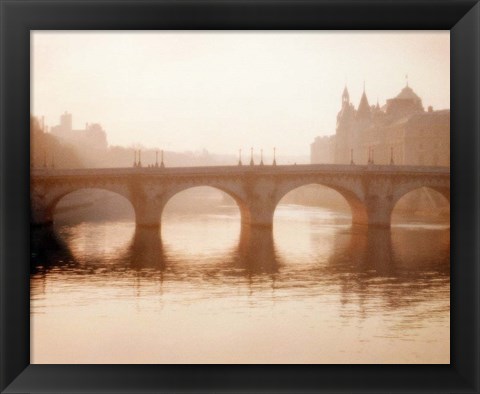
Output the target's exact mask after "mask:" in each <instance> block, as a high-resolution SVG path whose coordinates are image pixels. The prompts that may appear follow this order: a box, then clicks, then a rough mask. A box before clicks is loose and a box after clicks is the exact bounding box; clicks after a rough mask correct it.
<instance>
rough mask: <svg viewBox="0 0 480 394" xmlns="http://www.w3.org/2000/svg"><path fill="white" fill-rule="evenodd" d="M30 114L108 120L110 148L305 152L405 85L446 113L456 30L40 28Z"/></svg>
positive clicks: (51, 119) (80, 122)
mask: <svg viewBox="0 0 480 394" xmlns="http://www.w3.org/2000/svg"><path fill="white" fill-rule="evenodd" d="M31 42H32V69H31V70H32V114H34V115H36V116H42V115H43V116H45V120H46V124H47V125H49V126H52V125H55V124H57V123H58V119H59V116H60V114H61V113H63V112H64V111H65V110H68V111H69V112H71V113H72V114H73V122H74V123H73V126H74V128H77V129H79V128H83V127H84V125H85V123H86V122H98V123H101V124H102V126H103V128H104V129H105V130H106V132H107V135H108V141H109V144H111V145H122V146H132V145H133V144H142V145H143V146H145V147H150V148H155V147H158V148H161V149H162V148H163V149H166V150H169V151H177V152H183V151H199V150H202V149H207V150H208V151H209V152H212V153H221V154H233V155H236V153H237V150H238V148H243V149H244V152H245V156H248V150H249V148H250V146H253V147H255V148H256V151H257V152H259V150H260V148H264V150H265V152H268V154H270V155H271V149H272V148H273V147H274V146H276V147H277V152H278V154H279V156H280V157H281V155H282V154H284V155H302V156H303V155H308V154H309V144H310V143H311V142H312V141H313V139H314V138H315V137H316V136H317V135H322V134H333V133H334V132H335V122H336V114H337V112H338V110H339V108H340V96H341V92H342V90H343V87H344V85H345V83H347V85H348V88H349V90H350V97H351V99H352V101H353V103H354V104H355V106H358V102H359V100H360V95H361V92H362V89H363V83H364V81H365V84H366V92H367V95H368V98H369V100H370V103H371V104H374V103H376V101H377V98H378V100H379V101H380V104H382V103H384V102H385V100H386V99H387V98H390V97H393V96H395V95H396V94H397V93H398V92H399V91H400V90H401V88H402V87H403V86H404V85H405V75H406V74H408V78H409V83H410V86H412V87H413V89H414V90H415V91H416V92H417V94H418V95H419V96H420V97H422V99H423V104H424V106H428V105H432V106H433V107H434V108H435V109H440V108H449V107H450V105H449V101H450V90H449V87H450V83H449V81H450V80H449V74H450V60H449V52H450V37H449V32H448V31H446V32H395V33H391V32H390V33H385V32H366V33H365V32H363V33H359V32H67V33H66V32H48V31H36V32H32V41H31Z"/></svg>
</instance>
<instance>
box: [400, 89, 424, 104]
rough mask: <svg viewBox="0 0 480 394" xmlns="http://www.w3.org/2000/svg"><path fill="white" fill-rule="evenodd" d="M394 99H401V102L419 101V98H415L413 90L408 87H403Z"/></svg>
mask: <svg viewBox="0 0 480 394" xmlns="http://www.w3.org/2000/svg"><path fill="white" fill-rule="evenodd" d="M395 98H397V99H402V100H414V101H419V100H421V99H420V97H418V96H417V94H416V93H415V92H414V91H413V89H412V88H411V87H410V86H405V87H404V88H403V89H402V91H401V92H400V93H399V94H398V95H397V96H396V97H395Z"/></svg>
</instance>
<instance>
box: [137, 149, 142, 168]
mask: <svg viewBox="0 0 480 394" xmlns="http://www.w3.org/2000/svg"><path fill="white" fill-rule="evenodd" d="M138 167H142V151H141V150H140V149H139V150H138Z"/></svg>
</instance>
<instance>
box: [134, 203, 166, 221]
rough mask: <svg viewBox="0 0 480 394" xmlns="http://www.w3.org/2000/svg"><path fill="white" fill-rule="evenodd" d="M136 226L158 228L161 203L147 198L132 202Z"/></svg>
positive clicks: (161, 209)
mask: <svg viewBox="0 0 480 394" xmlns="http://www.w3.org/2000/svg"><path fill="white" fill-rule="evenodd" d="M133 209H134V210H135V224H136V226H137V227H148V228H160V217H161V215H162V211H163V205H161V204H158V203H157V202H156V201H151V200H148V199H145V200H142V201H141V202H138V201H137V202H135V203H134V204H133Z"/></svg>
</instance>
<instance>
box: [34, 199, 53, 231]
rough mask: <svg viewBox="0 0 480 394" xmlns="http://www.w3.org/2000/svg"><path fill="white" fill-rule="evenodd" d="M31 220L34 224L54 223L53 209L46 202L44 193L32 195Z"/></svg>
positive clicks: (48, 224) (47, 224)
mask: <svg viewBox="0 0 480 394" xmlns="http://www.w3.org/2000/svg"><path fill="white" fill-rule="evenodd" d="M30 222H31V223H32V224H33V225H34V226H50V225H52V224H53V210H52V209H51V208H50V207H49V206H48V204H47V203H46V202H45V196H44V195H38V194H33V195H32V197H31V203H30Z"/></svg>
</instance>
